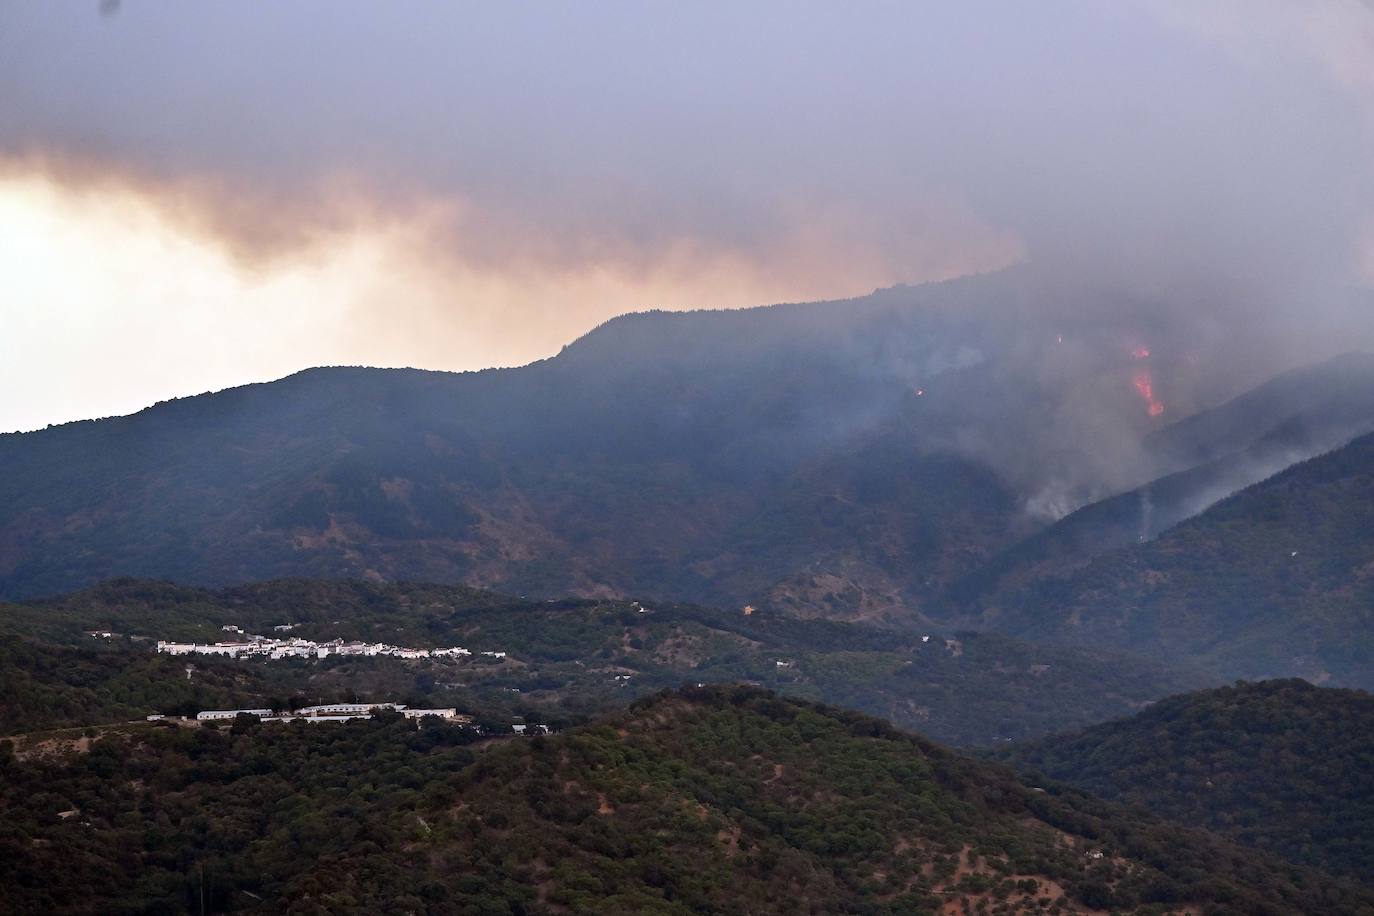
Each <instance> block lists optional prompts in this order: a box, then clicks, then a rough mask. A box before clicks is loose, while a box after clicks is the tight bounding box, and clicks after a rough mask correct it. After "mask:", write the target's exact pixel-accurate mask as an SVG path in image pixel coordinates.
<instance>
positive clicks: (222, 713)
mask: <svg viewBox="0 0 1374 916" xmlns="http://www.w3.org/2000/svg"><path fill="white" fill-rule="evenodd" d="M238 715H245V716H258V717H259V718H262V717H263V716H271V715H272V710H270V709H203V710H201V711H200V712H198V713H196V718H197V719H199V720H200V721H202V722H205V721H208V720H210V719H232V718H234V717H235V716H238Z"/></svg>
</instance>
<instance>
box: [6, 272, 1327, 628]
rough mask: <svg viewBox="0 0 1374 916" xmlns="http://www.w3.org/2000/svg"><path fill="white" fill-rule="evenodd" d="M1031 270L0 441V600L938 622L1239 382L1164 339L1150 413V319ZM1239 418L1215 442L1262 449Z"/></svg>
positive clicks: (256, 393) (1139, 473)
mask: <svg viewBox="0 0 1374 916" xmlns="http://www.w3.org/2000/svg"><path fill="white" fill-rule="evenodd" d="M1037 283H1038V281H1037V279H1036V275H1035V274H1034V273H1033V272H1031V271H1029V270H1028V269H1024V268H1017V269H1013V270H1008V271H1003V272H1001V273H997V274H990V275H985V276H978V277H970V278H966V279H962V280H957V281H950V282H948V283H941V284H932V285H928V286H921V287H914V288H905V287H903V288H895V289H890V290H883V291H880V292H877V293H874V294H873V295H870V296H866V297H862V298H858V299H853V300H847V301H843V302H821V303H805V304H797V305H782V306H771V307H766V308H758V309H745V310H739V311H722V312H692V313H645V314H638V315H629V316H625V317H623V318H620V319H616V320H614V321H612V322H609V323H608V324H606V325H604V326H603V327H601V328H598V329H597V330H595V331H594V332H592V333H591V334H588V335H587V336H586V337H584V338H582V339H581V340H579V341H577V342H575V343H573V344H572V345H570V346H568V347H567V348H565V349H564V351H563V352H562V353H561V354H559V355H558V356H557V357H555V358H552V359H548V360H544V361H541V362H538V363H535V364H532V365H529V366H525V367H520V368H516V369H502V370H490V371H485V372H478V373H464V374H455V373H438V372H419V371H412V370H372V369H356V368H355V369H348V368H335V369H316V370H310V371H307V372H303V373H300V374H298V375H294V376H291V377H289V378H286V379H282V380H280V381H277V382H273V383H270V384H263V385H251V386H246V387H243V388H237V389H232V390H229V391H223V392H219V393H215V394H207V395H201V396H198V397H192V398H184V399H181V400H176V401H170V402H165V403H162V404H158V405H156V406H154V407H152V408H149V409H147V410H145V411H142V412H140V413H138V414H134V415H132V416H128V417H118V418H111V419H106V420H99V421H90V422H83V423H74V424H67V425H64V426H60V427H54V428H50V429H47V430H42V431H38V432H34V433H28V434H23V435H17V434H16V435H8V436H0V595H3V596H6V597H28V596H34V595H40V594H56V593H61V592H65V591H69V590H72V589H74V588H79V587H83V586H86V585H90V584H93V583H95V582H97V581H100V580H102V579H106V578H109V577H112V576H118V575H132V576H141V577H159V578H170V579H174V580H177V581H183V582H191V583H198V584H228V583H236V582H246V581H253V580H260V579H265V578H273V577H280V576H319V577H333V578H347V577H352V578H363V577H370V578H381V579H388V580H399V579H405V580H414V581H436V582H450V583H458V582H462V583H466V584H470V585H476V586H485V587H496V588H500V589H501V590H503V591H507V592H510V593H513V594H531V595H534V594H539V595H541V596H544V597H552V596H562V595H567V594H580V595H584V596H630V595H636V596H644V595H651V596H656V597H661V598H665V599H671V600H686V601H694V602H698V603H706V604H713V605H717V606H731V607H739V606H741V605H743V604H745V603H750V604H755V605H760V606H761V605H768V606H770V607H774V608H778V609H783V610H788V611H790V612H793V613H796V614H801V615H822V616H828V617H846V618H870V617H884V616H886V617H893V618H900V619H907V620H910V619H920V616H921V614H922V613H923V612H924V611H925V610H926V609H927V608H928V607H931V606H933V605H934V604H935V603H936V601H937V597H938V596H939V595H940V594H941V592H942V591H943V589H944V588H945V587H946V586H948V585H949V584H950V583H952V582H956V581H959V580H961V579H963V578H964V577H967V576H968V575H970V574H971V573H973V572H975V571H976V570H978V569H979V567H980V566H981V565H982V564H983V563H984V562H985V561H986V560H987V559H988V558H989V557H991V556H993V555H995V554H996V553H998V552H999V551H1000V550H1002V549H1004V548H1006V547H1008V546H1010V545H1012V544H1014V543H1016V542H1017V541H1018V540H1019V539H1020V538H1022V537H1023V536H1025V535H1026V534H1029V533H1032V532H1033V531H1035V530H1036V529H1037V528H1038V527H1039V526H1041V525H1043V524H1044V523H1045V522H1046V521H1047V520H1048V519H1049V518H1050V517H1052V516H1053V515H1054V513H1057V512H1062V511H1065V510H1067V509H1071V508H1073V507H1075V506H1077V505H1081V504H1083V503H1085V502H1087V501H1090V500H1092V499H1094V498H1096V497H1100V496H1104V495H1107V494H1109V493H1112V492H1119V491H1121V490H1123V489H1129V487H1131V486H1135V485H1137V484H1140V483H1143V482H1145V481H1147V480H1149V479H1151V478H1152V477H1155V476H1158V473H1159V472H1160V470H1161V467H1167V468H1168V469H1174V466H1173V465H1172V464H1167V465H1161V462H1165V461H1166V459H1167V461H1173V460H1174V452H1173V451H1169V450H1156V451H1151V450H1150V449H1148V448H1144V447H1143V446H1142V444H1141V443H1142V440H1143V438H1144V437H1145V436H1147V435H1148V434H1149V433H1150V432H1151V431H1155V430H1158V429H1159V428H1160V427H1162V426H1164V425H1166V424H1167V423H1168V421H1169V419H1170V418H1171V417H1173V416H1175V415H1176V414H1175V411H1177V412H1178V413H1177V415H1180V416H1181V415H1184V414H1186V413H1187V412H1188V411H1189V410H1191V409H1193V408H1195V407H1197V406H1203V405H1205V404H1206V403H1210V401H1208V400H1207V398H1208V397H1213V396H1215V395H1217V393H1218V392H1220V393H1222V394H1228V393H1229V394H1234V393H1235V391H1234V390H1231V389H1227V388H1226V385H1241V384H1242V383H1241V382H1240V381H1238V380H1236V379H1233V378H1231V377H1230V376H1227V377H1226V379H1225V380H1224V381H1225V384H1222V382H1218V381H1217V380H1216V379H1212V380H1211V382H1210V383H1209V384H1208V385H1204V384H1203V382H1202V381H1199V380H1198V376H1199V373H1200V372H1201V368H1199V366H1197V365H1193V364H1192V363H1190V362H1188V360H1187V359H1186V354H1185V353H1183V352H1182V350H1181V349H1179V348H1173V349H1172V350H1171V349H1169V348H1165V349H1164V350H1161V351H1160V353H1158V354H1157V355H1155V356H1152V357H1150V358H1149V360H1148V362H1149V365H1150V366H1151V367H1152V368H1153V371H1154V372H1155V374H1156V380H1157V384H1158V387H1159V391H1160V394H1161V395H1162V396H1164V397H1166V398H1168V399H1169V401H1170V404H1171V406H1170V409H1169V411H1168V412H1167V413H1165V414H1164V415H1162V416H1158V417H1155V416H1150V415H1149V414H1148V413H1147V411H1146V409H1145V405H1144V404H1143V403H1142V402H1141V400H1140V397H1139V394H1138V392H1137V391H1136V390H1135V388H1134V387H1133V384H1132V379H1133V377H1134V373H1136V372H1138V371H1139V369H1140V366H1142V365H1144V363H1142V362H1141V361H1140V360H1139V359H1137V358H1136V357H1134V356H1133V355H1132V349H1131V346H1132V342H1133V341H1136V340H1137V339H1138V338H1140V337H1142V335H1143V332H1142V331H1141V330H1140V329H1139V328H1133V327H1127V326H1124V325H1122V324H1121V323H1120V322H1121V320H1123V319H1115V318H1114V319H1108V318H1106V317H1103V318H1091V317H1084V316H1085V315H1087V316H1091V315H1092V314H1093V311H1092V309H1091V308H1088V307H1087V305H1085V303H1082V302H1070V301H1062V302H1061V300H1063V295H1062V294H1061V293H1057V292H1055V291H1054V290H1049V289H1045V288H1042V286H1040V285H1037ZM1070 316H1072V320H1071V321H1070ZM1175 350H1177V351H1178V352H1174V351H1175ZM1245 384H1248V382H1247V383H1245ZM1209 386H1210V387H1209ZM1298 387H1300V388H1301V387H1302V386H1298ZM1309 387H1310V386H1309ZM1318 387H1319V386H1318ZM1313 390H1316V389H1315V388H1314V389H1313ZM1318 400H1320V399H1318ZM1275 403H1278V402H1275ZM1284 403H1285V404H1286V403H1287V402H1284ZM1294 403H1300V404H1308V405H1309V406H1311V404H1315V403H1317V402H1316V401H1310V399H1309V401H1303V399H1302V398H1301V397H1298V398H1296V400H1295V401H1294ZM1323 403H1324V402H1323ZM1190 405H1191V406H1190ZM1279 406H1280V407H1282V409H1281V410H1280V409H1279V408H1278V407H1276V410H1277V411H1278V412H1276V413H1274V414H1273V418H1282V417H1286V416H1288V414H1287V413H1284V411H1289V406H1283V405H1279ZM1290 406H1291V405H1290ZM1289 412H1291V411H1289ZM1277 421H1278V419H1275V422H1277ZM1266 428H1267V427H1266ZM1228 430H1231V427H1229V426H1226V427H1224V428H1223V429H1222V430H1221V433H1220V434H1219V435H1210V434H1209V435H1208V436H1203V437H1202V439H1203V440H1205V441H1206V443H1208V446H1207V447H1208V448H1211V447H1213V446H1216V447H1229V448H1230V449H1231V450H1234V449H1240V448H1243V447H1245V446H1246V445H1248V444H1249V443H1250V441H1251V439H1250V438H1249V436H1248V434H1245V435H1242V434H1239V433H1234V430H1231V431H1230V432H1228ZM1233 433H1234V434H1233ZM1190 441H1191V440H1190ZM1166 452H1168V454H1167V455H1166Z"/></svg>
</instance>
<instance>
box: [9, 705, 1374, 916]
mask: <svg viewBox="0 0 1374 916" xmlns="http://www.w3.org/2000/svg"><path fill="white" fill-rule="evenodd" d="M471 740H472V738H471V734H470V732H469V731H468V730H465V729H460V728H420V729H417V728H416V725H415V723H414V722H412V721H408V720H403V719H401V718H400V717H399V716H390V717H387V716H383V717H381V718H377V719H374V720H370V721H368V720H363V721H358V722H353V723H345V724H342V725H339V726H335V727H333V728H326V729H322V728H313V727H310V726H308V725H304V724H299V725H294V726H293V725H280V724H277V725H256V724H252V723H251V722H240V723H238V724H236V725H235V726H234V727H233V728H230V729H220V730H217V731H210V730H206V729H194V728H158V727H157V726H156V725H155V724H144V725H142V726H132V727H128V728H126V729H124V730H122V731H121V730H117V729H116V730H110V731H107V732H106V733H105V734H104V735H103V736H101V737H97V738H96V739H95V740H93V741H91V740H89V739H88V740H87V743H86V744H85V745H84V746H83V748H82V750H83V752H80V753H76V752H74V751H75V747H71V748H69V749H68V750H65V751H64V750H62V749H61V748H57V747H55V746H54V743H53V742H49V744H48V745H47V746H45V747H35V746H32V745H29V744H20V745H19V746H17V747H15V746H12V745H11V743H10V742H2V743H0V777H2V778H0V806H3V810H4V811H5V814H6V816H5V820H4V824H3V826H0V856H3V858H4V861H5V868H4V869H3V870H0V910H3V911H5V912H26V913H33V912H58V911H62V912H72V911H89V912H143V911H182V910H185V911H192V912H197V911H199V909H200V908H201V907H203V908H204V909H205V911H206V912H211V911H214V912H222V911H226V910H235V911H242V912H250V913H280V912H297V911H316V910H326V911H346V912H363V911H367V912H432V913H517V912H520V913H528V914H545V913H548V914H552V913H564V912H595V913H601V914H631V913H633V914H640V913H663V914H672V913H684V914H685V913H693V912H696V913H701V912H711V913H726V914H767V913H779V914H782V913H787V914H793V913H813V914H828V913H842V912H848V913H874V914H882V913H892V914H899V913H912V914H914V913H935V912H947V913H969V912H989V913H994V912H995V913H1006V914H1010V913H1035V914H1043V913H1050V914H1061V916H1062V914H1069V913H1105V912H1117V913H1123V914H1126V913H1136V914H1142V916H1143V914H1151V916H1161V914H1165V913H1178V914H1182V913H1213V914H1274V916H1283V914H1312V913H1333V914H1336V913H1352V914H1353V913H1361V912H1370V911H1374V892H1371V891H1369V890H1367V889H1362V888H1360V887H1359V886H1358V885H1355V884H1353V883H1348V882H1343V881H1341V880H1338V879H1335V878H1330V877H1327V876H1323V875H1321V874H1320V873H1317V872H1312V871H1307V870H1304V869H1303V868H1301V867H1299V866H1295V865H1291V864H1288V863H1285V862H1282V861H1281V860H1278V859H1274V858H1271V857H1268V856H1266V855H1265V854H1263V853H1260V852H1257V851H1251V850H1245V849H1243V848H1240V847H1236V846H1233V845H1230V844H1229V843H1227V842H1225V841H1223V840H1220V839H1218V838H1216V837H1214V836H1212V835H1210V834H1206V833H1203V832H1200V831H1194V830H1188V829H1184V828H1179V827H1177V826H1175V825H1172V824H1168V823H1164V822H1161V821H1158V820H1155V819H1154V818H1152V817H1150V816H1148V815H1145V814H1143V813H1140V812H1138V811H1131V810H1127V809H1125V808H1122V807H1119V806H1116V805H1113V804H1109V803H1105V802H1100V801H1097V800H1094V799H1092V798H1089V797H1087V796H1084V795H1081V794H1078V793H1076V792H1074V791H1072V790H1059V789H1053V788H1052V789H1050V790H1049V791H1044V790H1042V789H1037V788H1033V787H1030V786H1028V785H1026V784H1025V783H1023V782H1020V781H1018V780H1017V779H1016V778H1014V777H1013V776H1012V775H1011V773H1010V772H1009V771H1007V770H1005V769H1003V768H1001V767H998V766H994V765H990V764H986V763H979V762H976V761H973V760H970V759H968V758H964V757H960V756H957V755H955V754H953V753H951V752H949V751H946V750H944V749H942V748H940V747H938V746H936V745H932V744H930V743H928V742H926V741H924V740H923V739H920V738H917V737H914V736H911V735H905V734H901V733H899V732H896V731H894V730H892V728H891V727H890V726H888V725H886V724H885V723H882V722H879V721H876V720H873V719H869V718H867V717H865V716H861V715H857V714H853V713H843V712H838V711H835V710H833V709H828V708H824V707H818V706H813V705H811V704H808V703H803V702H800V701H796V700H784V699H781V698H778V697H777V696H774V695H771V694H769V693H767V692H765V691H761V690H755V689H746V688H721V689H704V690H692V689H689V690H685V691H683V692H680V693H667V694H662V695H658V696H654V697H651V698H645V699H642V700H640V701H637V702H636V703H635V704H634V705H633V706H632V708H631V709H630V710H629V711H628V712H626V713H622V714H621V715H619V716H616V717H614V718H612V719H610V720H608V721H604V722H600V723H597V724H595V725H592V726H590V727H587V728H583V729H576V730H573V731H570V732H567V733H564V734H561V735H555V736H551V737H535V738H532V739H529V740H526V741H520V742H505V743H497V744H496V745H495V746H491V745H490V744H488V746H486V747H485V748H483V747H481V746H476V745H473V744H472V743H471ZM72 743H73V744H74V743H75V742H72Z"/></svg>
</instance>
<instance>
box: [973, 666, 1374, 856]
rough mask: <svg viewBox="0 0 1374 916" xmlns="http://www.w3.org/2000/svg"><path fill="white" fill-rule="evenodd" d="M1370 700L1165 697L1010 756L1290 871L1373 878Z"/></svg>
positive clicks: (1236, 693) (1332, 693) (1285, 691)
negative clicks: (1300, 868) (1256, 851)
mask: <svg viewBox="0 0 1374 916" xmlns="http://www.w3.org/2000/svg"><path fill="white" fill-rule="evenodd" d="M1371 735H1374V696H1371V695H1370V694H1368V693H1366V692H1364V691H1360V690H1336V689H1331V688H1321V687H1314V686H1312V685H1311V684H1308V683H1306V682H1305V681H1299V680H1284V681H1265V682H1262V683H1240V684H1237V685H1236V686H1234V687H1222V688H1218V689H1215V690H1204V691H1201V692H1198V693H1192V694H1186V695H1184V696H1177V697H1170V698H1168V699H1167V700H1162V701H1160V702H1159V703H1156V704H1155V705H1153V706H1151V707H1150V708H1148V709H1146V710H1144V711H1143V712H1140V713H1137V714H1136V715H1134V716H1131V717H1130V718H1127V719H1121V720H1118V721H1114V722H1107V723H1103V724H1101V725H1094V726H1091V727H1089V728H1086V729H1083V730H1082V731H1079V732H1075V733H1071V734H1065V735H1056V736H1053V737H1050V738H1045V739H1042V740H1040V741H1036V742H1032V743H1028V744H1025V745H1021V746H1018V747H1014V748H1012V749H1010V750H1009V751H1006V752H1005V753H1003V754H1000V755H999V756H1001V757H1002V758H1003V759H1005V760H1007V761H1008V762H1010V763H1012V764H1014V765H1016V766H1017V767H1019V768H1021V769H1025V770H1027V771H1033V772H1035V773H1038V774H1043V776H1045V777H1049V778H1051V779H1055V780H1059V781H1062V782H1066V783H1069V784H1070V785H1074V786H1077V787H1079V788H1082V789H1084V790H1085V791H1089V792H1092V793H1094V794H1095V795H1098V796H1101V797H1102V798H1107V799H1112V800H1116V801H1121V802H1126V803H1130V804H1133V805H1138V806H1141V807H1144V808H1148V809H1149V810H1150V811H1152V812H1154V813H1156V814H1159V815H1161V816H1164V817H1168V818H1171V819H1173V820H1176V821H1178V822H1180V823H1184V824H1189V825H1191V826H1195V827H1205V828H1207V829H1209V830H1213V831H1216V832H1217V833H1220V834H1223V835H1225V836H1228V837H1230V838H1232V839H1234V840H1236V841H1237V842H1240V843H1245V844H1247V845H1251V846H1255V847H1258V848H1260V849H1264V850H1267V851H1269V852H1272V853H1276V854H1278V855H1281V856H1283V857H1285V858H1287V859H1289V860H1290V861H1293V862H1298V863H1301V864H1305V865H1312V866H1315V867H1319V868H1322V869H1325V870H1327V871H1331V872H1339V873H1344V874H1348V875H1351V876H1352V877H1356V878H1360V879H1362V880H1366V881H1367V880H1369V878H1370V876H1371V875H1374V827H1372V826H1371V825H1374V766H1371V763H1374V760H1372V759H1371V753H1372V752H1374V749H1372V748H1371V744H1370V736H1371Z"/></svg>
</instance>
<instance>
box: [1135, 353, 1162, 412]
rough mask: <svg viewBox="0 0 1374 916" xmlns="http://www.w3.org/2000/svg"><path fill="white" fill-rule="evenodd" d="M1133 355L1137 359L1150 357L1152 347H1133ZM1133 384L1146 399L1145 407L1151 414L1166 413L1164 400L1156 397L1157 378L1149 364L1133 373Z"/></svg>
mask: <svg viewBox="0 0 1374 916" xmlns="http://www.w3.org/2000/svg"><path fill="white" fill-rule="evenodd" d="M1131 356H1132V357H1134V358H1135V359H1149V358H1150V348H1149V347H1146V346H1144V345H1140V346H1136V347H1132V348H1131ZM1131 384H1132V385H1134V386H1135V390H1136V391H1137V392H1138V393H1139V394H1140V396H1141V398H1143V399H1144V401H1145V409H1146V410H1148V411H1149V412H1150V416H1152V417H1157V416H1159V415H1160V414H1162V413H1164V402H1163V401H1161V400H1160V399H1159V398H1157V397H1155V380H1154V376H1153V375H1151V374H1150V369H1149V367H1148V366H1142V367H1140V368H1139V369H1137V370H1135V372H1134V373H1133V374H1132V375H1131Z"/></svg>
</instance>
